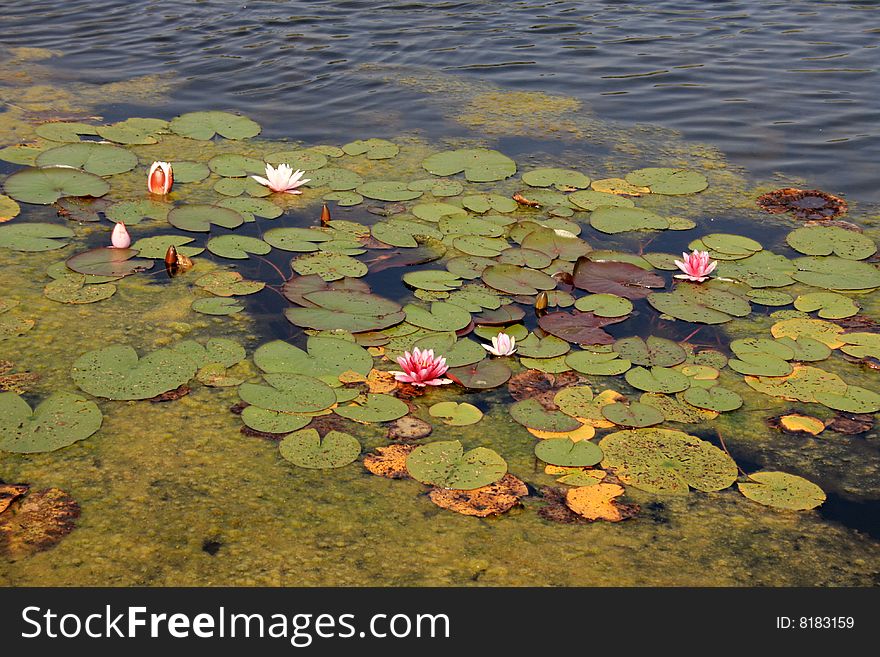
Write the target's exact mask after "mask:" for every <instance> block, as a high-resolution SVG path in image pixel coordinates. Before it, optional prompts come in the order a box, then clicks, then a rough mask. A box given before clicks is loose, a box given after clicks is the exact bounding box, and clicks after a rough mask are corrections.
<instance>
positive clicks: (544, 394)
mask: <svg viewBox="0 0 880 657" xmlns="http://www.w3.org/2000/svg"><path fill="white" fill-rule="evenodd" d="M579 380H580V377H579V376H578V374H577V373H576V372H573V371H568V372H563V373H562V374H549V373H547V372H541V371H540V370H526V371H525V372H520V373H518V374H516V375H515V376H513V377H511V379H510V381H509V382H508V383H507V391H508V392H509V393H510V396H511V397H513V398H514V399H515V400H516V401H522V400H524V399H531V398H532V397H538V398H539V399H546V398H549V399H552V398H553V396H554V395H555V394H556V393H557V392H559V391H560V390H562V389H563V388H567V387H569V386H572V385H574V384H575V383H577V382H578V381H579ZM548 393H549V394H548ZM554 408H555V407H554Z"/></svg>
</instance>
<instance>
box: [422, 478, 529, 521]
mask: <svg viewBox="0 0 880 657" xmlns="http://www.w3.org/2000/svg"><path fill="white" fill-rule="evenodd" d="M528 494H529V489H528V487H527V486H526V485H525V483H523V482H522V480H520V479H518V478H517V477H514V476H513V475H512V474H510V473H509V472H508V473H507V474H505V475H504V476H503V477H502V478H501V479H500V480H498V481H496V482H495V483H494V484H489V485H488V486H481V487H480V488H473V489H471V490H451V489H446V488H432V489H431V491H430V492H429V493H428V497H430V498H431V501H432V502H433V503H434V504H436V505H437V506H439V507H441V508H443V509H449V510H450V511H455V512H456V513H461V514H463V515H466V516H478V517H480V518H485V517H486V516H491V515H499V514H501V513H504V512H505V511H509V510H510V509H511V508H513V507H514V506H515V505H516V504H517V503H519V500H520V498H522V497H525V496H526V495H528Z"/></svg>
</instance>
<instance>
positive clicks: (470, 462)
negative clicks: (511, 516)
mask: <svg viewBox="0 0 880 657" xmlns="http://www.w3.org/2000/svg"><path fill="white" fill-rule="evenodd" d="M406 469H407V470H408V471H409V474H410V476H411V477H412V478H413V479H415V480H416V481H420V482H422V483H423V484H428V485H431V486H438V487H440V488H449V489H454V490H472V489H474V488H480V487H482V486H488V485H489V484H492V483H494V482H496V481H498V480H499V479H501V478H502V477H503V476H504V475H505V474H507V463H506V462H505V461H504V459H503V458H501V456H500V455H498V454H497V453H496V452H494V451H492V450H491V449H487V448H485V447H477V448H475V449H472V450H469V451H467V452H465V451H464V448H463V447H462V445H461V443H460V442H459V441H457V440H446V441H439V442H433V443H429V444H427V445H421V446H419V447H417V448H416V449H414V450H413V451H412V453H410V455H409V456H408V457H407V459H406Z"/></svg>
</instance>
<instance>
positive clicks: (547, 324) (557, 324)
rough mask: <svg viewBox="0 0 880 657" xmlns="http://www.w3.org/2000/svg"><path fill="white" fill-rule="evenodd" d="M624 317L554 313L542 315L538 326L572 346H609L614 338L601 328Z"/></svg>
mask: <svg viewBox="0 0 880 657" xmlns="http://www.w3.org/2000/svg"><path fill="white" fill-rule="evenodd" d="M624 319H626V318H625V317H598V316H596V315H594V314H593V313H581V312H574V313H567V312H555V313H549V314H547V315H543V316H542V317H541V318H540V319H539V320H538V326H540V327H541V328H542V329H543V330H544V331H546V332H547V333H549V334H551V335H555V336H556V337H557V338H562V339H563V340H566V341H568V342H572V343H574V344H590V345H594V344H611V343H612V342H614V338H613V337H612V336H611V335H610V334H608V333H606V332H605V331H603V330H602V327H603V326H607V325H608V324H614V323H616V322H620V321H623V320H624Z"/></svg>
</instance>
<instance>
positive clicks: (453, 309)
mask: <svg viewBox="0 0 880 657" xmlns="http://www.w3.org/2000/svg"><path fill="white" fill-rule="evenodd" d="M403 310H404V311H405V312H406V321H407V322H409V323H410V324H413V325H414V326H418V327H421V328H426V329H429V330H431V331H458V330H461V329H463V328H465V327H466V326H467V325H468V324H470V323H471V314H470V313H469V312H468V311H467V310H465V309H464V308H462V307H461V306H456V305H455V304H452V303H447V302H445V301H435V302H434V303H432V304H431V309H430V310H428V309H427V308H424V307H422V306H417V305H415V304H411V303H410V304H407V305H406V306H404V308H403Z"/></svg>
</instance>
